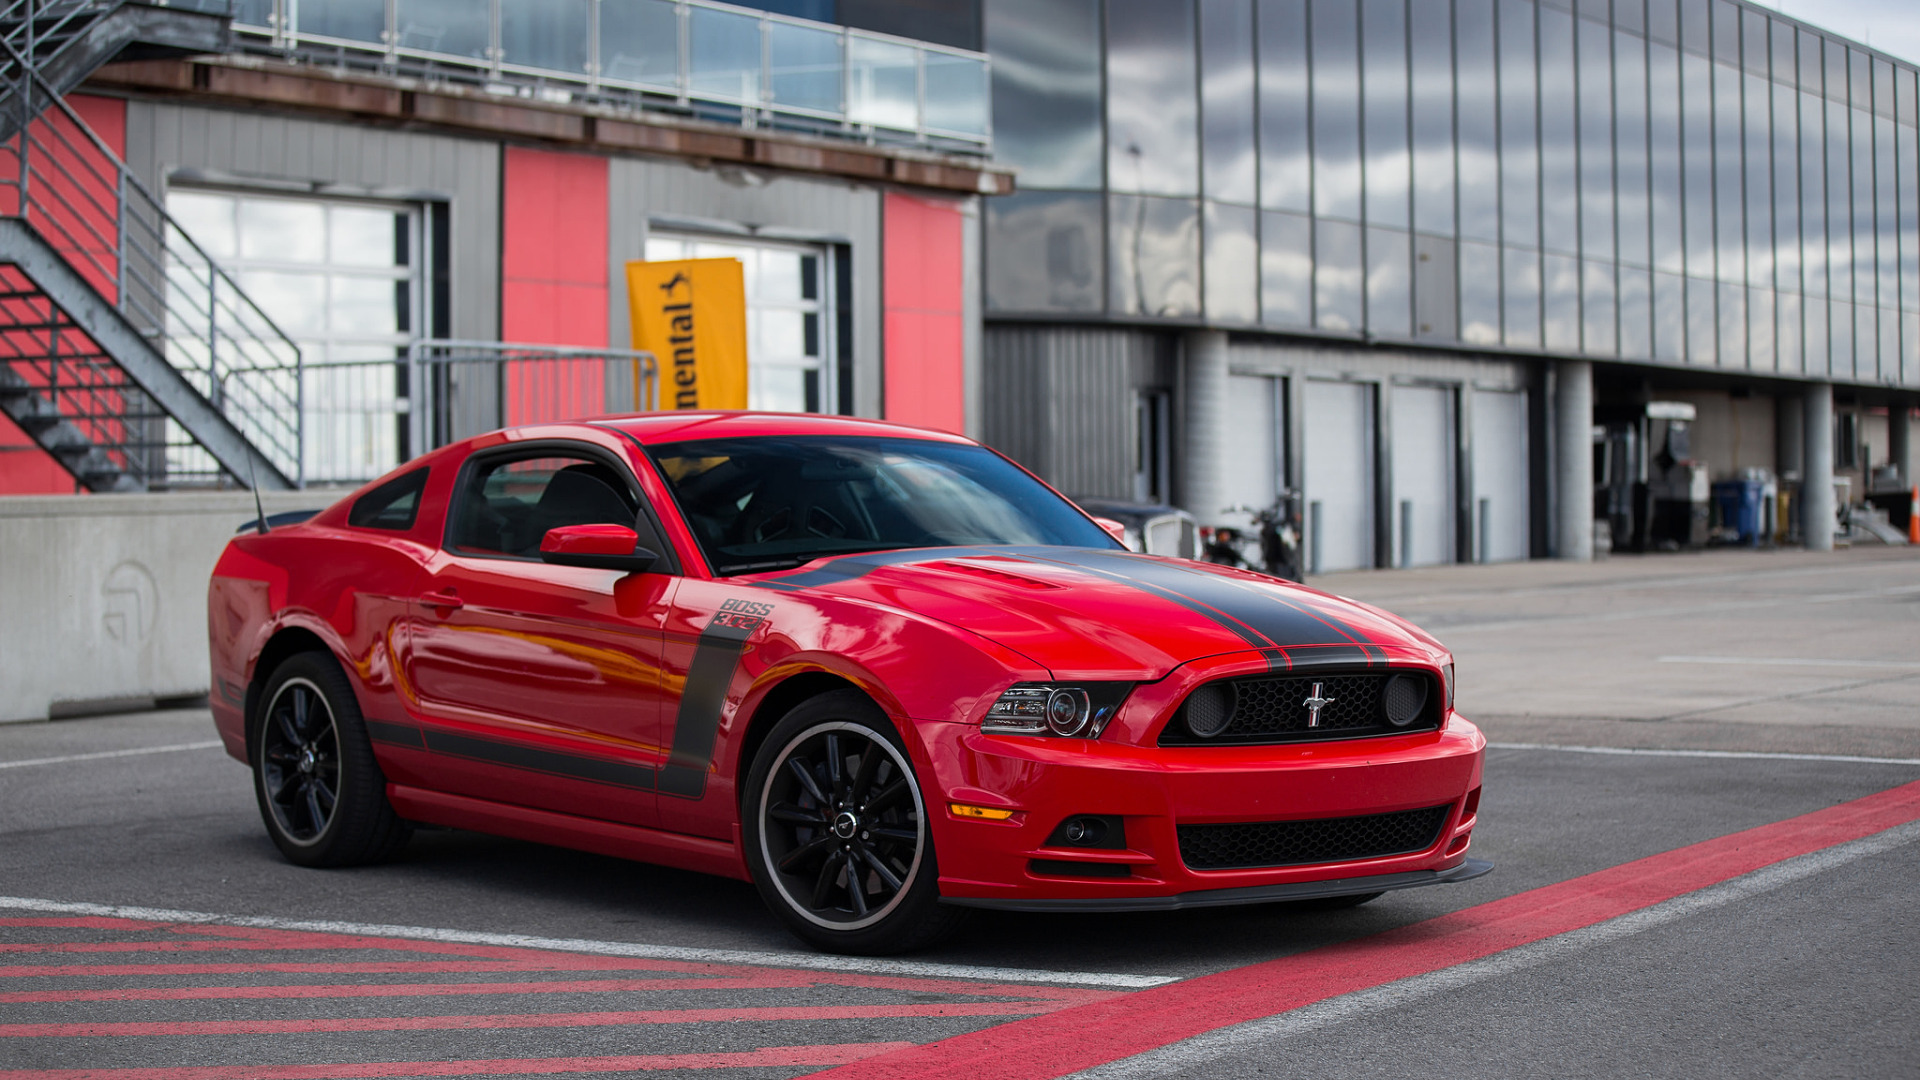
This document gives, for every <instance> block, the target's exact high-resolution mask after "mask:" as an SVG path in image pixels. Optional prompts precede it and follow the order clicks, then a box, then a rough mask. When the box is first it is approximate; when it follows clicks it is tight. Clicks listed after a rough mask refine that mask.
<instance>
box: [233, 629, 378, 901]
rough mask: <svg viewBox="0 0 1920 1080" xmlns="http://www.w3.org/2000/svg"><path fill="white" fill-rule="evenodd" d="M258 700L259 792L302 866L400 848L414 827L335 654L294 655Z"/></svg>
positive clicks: (271, 823)
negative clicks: (396, 798) (391, 797)
mask: <svg viewBox="0 0 1920 1080" xmlns="http://www.w3.org/2000/svg"><path fill="white" fill-rule="evenodd" d="M260 700H261V701H263V702H264V703H265V704H264V705H262V706H261V709H260V712H259V718H258V720H257V721H256V723H255V725H254V738H253V747H252V750H253V792H254V796H255V798H256V799H257V800H258V801H259V803H260V818H261V820H262V821H263V822H265V823H266V826H267V835H268V836H270V837H272V838H273V843H274V846H275V847H278V848H279V849H280V853H281V854H282V855H285V856H286V857H287V860H288V861H289V862H293V863H297V864H299V865H301V866H315V867H326V866H357V865H360V864H363V863H371V862H378V861H380V860H381V859H384V858H386V857H387V856H388V855H390V854H392V853H393V852H394V851H395V850H396V849H397V848H399V846H400V845H401V844H402V843H404V842H405V841H406V838H407V825H406V823H405V822H404V821H402V820H400V817H399V815H397V814H395V813H394V812H393V806H392V804H390V803H388V802H387V779H386V777H385V776H383V775H382V774H381V772H380V766H379V764H378V763H376V762H375V761H374V758H373V748H372V746H371V745H369V744H368V742H367V730H366V725H365V724H364V723H363V722H362V720H361V717H360V705H359V702H358V701H357V700H356V699H355V698H354V696H353V687H352V686H351V685H349V684H348V682H347V677H346V676H345V675H344V674H342V673H341V671H340V667H339V665H338V664H336V663H334V661H333V657H331V656H327V655H324V654H321V653H313V652H306V653H299V654H297V655H294V656H291V657H288V658H287V659H286V660H285V661H284V662H282V663H281V665H280V666H279V667H277V668H275V669H274V671H273V674H272V676H271V677H269V678H268V680H267V685H266V689H265V690H264V691H263V692H262V693H261V695H260Z"/></svg>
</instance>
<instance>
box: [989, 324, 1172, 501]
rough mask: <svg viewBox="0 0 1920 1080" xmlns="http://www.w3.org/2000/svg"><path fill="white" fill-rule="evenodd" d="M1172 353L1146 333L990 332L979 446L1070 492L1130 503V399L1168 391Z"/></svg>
mask: <svg viewBox="0 0 1920 1080" xmlns="http://www.w3.org/2000/svg"><path fill="white" fill-rule="evenodd" d="M1175 356H1176V346H1175V343H1174V340H1173V339H1172V338H1171V337H1170V336H1169V335H1167V334H1162V333H1155V332H1151V331H1140V330H1131V329H1103V328H1090V327H1040V326H1021V325H1014V324H1001V325H998V326H989V327H988V328H987V331H986V360H985V378H984V382H985V390H986V393H985V397H986V414H987V415H986V423H985V424H984V425H983V429H984V431H985V433H986V438H987V442H988V443H989V444H990V445H992V446H994V447H995V448H997V449H999V450H1000V451H1001V452H1002V453H1005V454H1006V455H1007V456H1008V457H1011V458H1013V459H1014V460H1016V461H1019V462H1020V463H1022V464H1024V465H1026V466H1027V467H1028V468H1031V469H1033V470H1034V471H1035V472H1037V473H1039V474H1040V475H1041V476H1042V477H1043V478H1045V479H1046V480H1047V481H1048V482H1049V483H1051V484H1053V485H1054V486H1055V487H1058V488H1059V489H1060V490H1062V491H1064V492H1067V493H1068V494H1070V495H1080V496H1089V497H1098V498H1109V499H1130V498H1132V497H1133V476H1134V460H1133V458H1134V453H1133V451H1134V446H1133V440H1134V430H1133V424H1134V395H1135V393H1136V391H1138V390H1141V389H1145V388H1149V387H1166V388H1169V389H1171V388H1172V386H1173V382H1174V379H1173V375H1174V369H1175ZM1176 411H1177V410H1176Z"/></svg>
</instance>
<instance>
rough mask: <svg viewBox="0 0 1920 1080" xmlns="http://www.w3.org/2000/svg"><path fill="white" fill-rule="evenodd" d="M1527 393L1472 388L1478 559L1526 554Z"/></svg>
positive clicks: (1475, 538)
mask: <svg viewBox="0 0 1920 1080" xmlns="http://www.w3.org/2000/svg"><path fill="white" fill-rule="evenodd" d="M1528 492H1529V484H1528V482H1527V393H1526V391H1524V390H1475V391H1474V392H1473V529H1474V543H1475V544H1476V545H1477V547H1476V549H1475V551H1474V558H1475V559H1476V560H1477V561H1479V562H1506V561H1509V560H1513V559H1524V558H1526V557H1527V556H1528V554H1529V548H1530V544H1529V543H1528V518H1529V516H1530V507H1529V505H1528V498H1529V496H1528Z"/></svg>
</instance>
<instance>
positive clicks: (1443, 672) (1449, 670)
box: [1440, 664, 1453, 712]
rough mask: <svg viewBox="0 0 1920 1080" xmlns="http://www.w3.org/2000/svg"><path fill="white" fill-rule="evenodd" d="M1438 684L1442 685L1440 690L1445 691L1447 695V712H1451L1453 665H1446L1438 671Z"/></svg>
mask: <svg viewBox="0 0 1920 1080" xmlns="http://www.w3.org/2000/svg"><path fill="white" fill-rule="evenodd" d="M1440 682H1441V684H1442V688H1443V689H1444V690H1445V691H1446V694H1447V711H1448V712H1452V711H1453V665H1452V664H1448V665H1446V666H1445V667H1443V668H1441V669H1440Z"/></svg>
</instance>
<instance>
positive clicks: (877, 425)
mask: <svg viewBox="0 0 1920 1080" xmlns="http://www.w3.org/2000/svg"><path fill="white" fill-rule="evenodd" d="M592 423H593V424H594V425H595V426H598V427H607V428H613V429H614V430H616V431H620V432H623V433H625V434H627V435H630V436H632V437H633V438H635V439H637V440H639V441H640V442H642V443H644V444H646V445H648V446H653V445H658V444H660V443H670V442H680V441H682V440H684V439H728V438H745V437H752V436H767V435H853V436H881V437H891V438H908V439H927V440H931V441H934V442H947V443H970V442H972V440H970V439H966V438H963V437H961V436H959V435H955V434H952V433H951V432H946V431H938V430H935V429H933V428H923V427H914V426H913V425H911V424H900V423H894V422H891V421H887V420H868V419H864V418H861V417H854V416H822V415H820V414H817V413H773V412H723V411H718V410H702V411H691V410H689V411H686V412H656V413H640V414H637V415H633V416H611V417H604V418H601V419H598V420H594V421H592Z"/></svg>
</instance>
